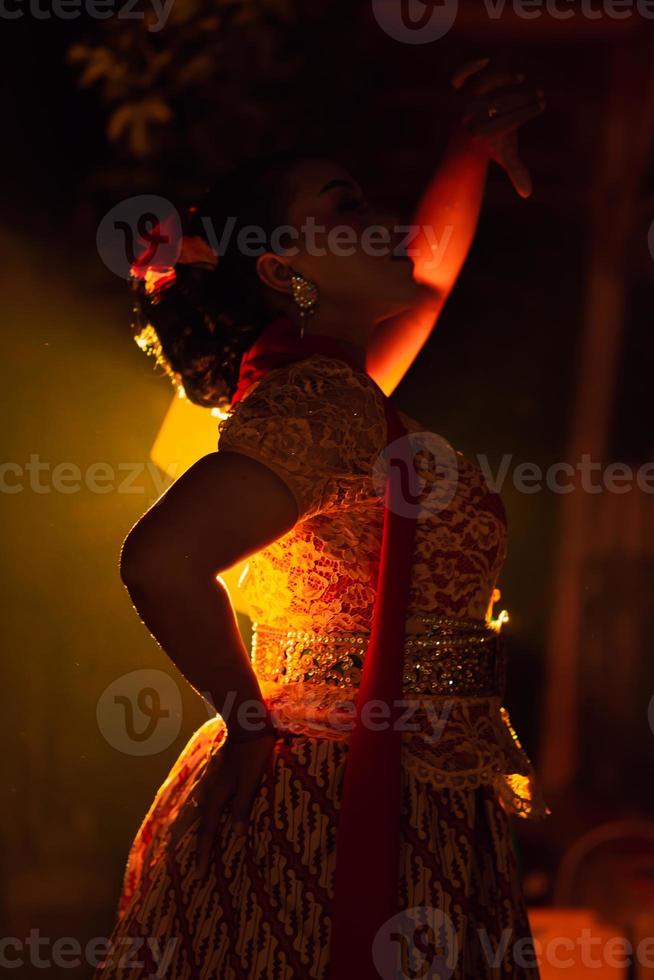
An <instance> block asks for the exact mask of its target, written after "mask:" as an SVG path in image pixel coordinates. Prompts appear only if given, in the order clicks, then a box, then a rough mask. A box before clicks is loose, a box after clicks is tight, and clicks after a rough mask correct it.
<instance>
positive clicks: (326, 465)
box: [218, 355, 385, 517]
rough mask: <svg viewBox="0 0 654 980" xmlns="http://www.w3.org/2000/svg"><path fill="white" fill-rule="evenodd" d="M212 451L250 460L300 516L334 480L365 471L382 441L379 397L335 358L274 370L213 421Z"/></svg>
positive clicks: (321, 499) (320, 504) (315, 506)
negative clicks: (271, 476) (286, 489)
mask: <svg viewBox="0 0 654 980" xmlns="http://www.w3.org/2000/svg"><path fill="white" fill-rule="evenodd" d="M218 432H219V439H218V449H219V451H220V450H228V451H236V452H241V453H245V454H247V455H249V456H252V457H255V458H256V459H258V460H259V461H260V462H263V463H265V464H266V465H267V466H269V468H271V469H273V470H275V472H277V473H278V475H280V476H281V477H282V479H283V480H284V481H285V482H286V483H287V484H288V485H289V486H290V487H291V489H292V491H293V492H294V494H295V497H296V500H297V502H298V513H299V515H300V516H303V517H304V516H309V515H311V514H314V513H317V512H318V510H321V509H324V507H325V501H326V500H327V499H331V496H330V492H329V488H330V486H331V484H332V483H333V481H334V480H337V481H338V480H347V479H351V478H353V476H354V474H357V473H361V472H365V471H367V470H369V469H370V466H371V462H372V461H373V460H374V458H375V457H376V456H377V455H378V453H379V452H380V450H381V448H382V447H383V445H384V438H385V416H384V407H383V396H381V393H380V394H379V396H377V395H376V394H375V385H374V382H373V381H372V380H371V379H370V378H368V377H367V375H365V374H364V373H363V372H358V371H355V370H354V369H353V368H351V367H350V366H349V365H348V364H346V363H345V362H343V361H340V360H338V359H336V358H331V357H326V356H323V355H312V356H311V357H309V358H306V359H305V360H302V361H298V362H294V363H292V364H287V365H284V366H283V367H278V368H274V369H273V370H271V371H269V372H268V373H267V374H266V375H265V376H264V377H263V378H261V379H260V380H259V381H257V382H256V383H255V384H253V385H252V386H251V388H250V389H249V391H248V392H247V393H246V394H245V396H244V397H243V398H242V399H241V400H240V401H238V402H237V403H236V405H235V406H234V410H233V412H232V413H230V414H229V415H228V416H227V417H226V418H225V419H223V420H222V421H221V422H220V423H219V427H218Z"/></svg>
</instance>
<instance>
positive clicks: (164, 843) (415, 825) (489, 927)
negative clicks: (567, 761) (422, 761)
mask: <svg viewBox="0 0 654 980" xmlns="http://www.w3.org/2000/svg"><path fill="white" fill-rule="evenodd" d="M222 737H223V736H222V734H221V733H220V729H219V726H217V725H216V724H214V722H213V721H211V722H208V723H206V724H205V725H203V726H202V727H201V728H200V729H199V730H198V732H196V733H195V735H194V736H193V738H192V739H191V740H190V742H189V743H188V745H187V746H186V748H185V749H184V750H183V752H182V753H181V755H180V757H179V758H178V760H177V762H176V763H175V765H174V766H173V768H172V770H171V772H170V775H169V776H168V778H167V779H166V781H165V782H164V783H163V785H162V786H161V788H160V790H159V792H158V793H157V796H156V798H155V800H154V803H153V805H152V807H151V809H150V811H149V813H148V814H147V816H146V817H145V819H144V821H143V823H142V825H141V827H140V829H139V832H138V834H137V836H136V839H135V840H134V843H133V845H132V848H131V852H130V855H129V861H128V865H127V869H126V872H125V876H124V882H123V890H122V894H121V896H120V901H119V910H118V921H117V922H116V925H115V928H114V931H113V933H112V935H111V938H110V941H109V945H108V952H107V955H106V958H105V962H104V965H103V966H101V967H100V968H99V969H98V971H97V973H96V978H97V980H114V978H115V980H137V978H138V980H144V978H146V977H148V978H153V977H156V978H159V977H166V978H174V980H326V978H327V977H328V975H329V944H330V925H331V924H330V905H331V902H332V898H333V879H334V868H335V858H336V849H335V844H336V830H337V826H338V817H339V801H340V793H341V787H342V784H343V777H344V770H345V765H346V761H347V741H343V740H335V739H329V738H320V737H313V736H309V735H296V734H287V735H285V736H283V737H281V738H279V739H277V741H276V743H275V747H274V750H273V752H272V754H271V757H270V760H269V764H268V765H267V768H266V769H265V771H264V774H263V776H262V779H261V782H260V784H259V788H258V791H257V795H256V798H255V801H254V805H253V808H252V812H251V816H250V820H249V825H248V831H247V836H246V838H245V839H244V838H243V837H242V836H240V835H238V834H236V833H235V832H234V831H233V827H232V821H231V815H230V809H229V806H227V807H226V808H225V811H224V812H223V813H222V814H221V816H220V819H219V823H218V826H217V829H216V834H215V847H214V852H213V855H212V860H211V863H210V868H209V871H208V872H207V873H206V874H205V875H204V876H203V877H202V876H200V875H199V874H198V871H197V867H196V839H197V836H196V828H197V824H196V823H193V824H191V825H190V826H187V829H186V830H185V832H184V834H183V835H181V836H179V835H178V837H177V839H176V841H175V843H174V844H173V843H172V840H171V838H170V828H171V827H172V825H173V823H174V821H175V819H176V816H177V814H178V813H179V812H180V809H181V808H182V807H183V806H184V804H185V803H187V800H186V798H187V796H188V793H189V790H190V788H191V786H192V785H195V787H197V780H198V778H199V779H200V780H201V779H202V774H203V767H205V766H206V764H207V760H208V758H209V757H210V756H211V754H212V753H213V752H214V751H216V750H217V748H218V747H219V741H220V740H221V739H222ZM206 778H210V776H209V774H207V777H206ZM402 781H403V782H402V785H403V804H402V808H403V809H402V840H401V867H400V887H399V895H398V916H397V917H396V918H395V919H393V920H389V922H388V923H387V924H385V926H383V927H382V928H381V929H380V932H379V934H378V936H377V938H376V940H375V947H374V949H373V950H371V956H372V958H373V960H374V963H375V965H376V967H377V969H378V972H379V975H380V977H383V978H386V977H388V978H391V977H392V978H394V980H395V978H403V977H421V978H423V980H428V978H439V980H440V978H443V980H447V978H453V980H459V978H461V980H462V978H470V980H472V978H474V980H491V978H492V980H500V978H501V980H505V978H509V977H510V978H518V980H523V978H524V980H537V978H538V975H539V974H538V969H537V967H536V966H535V963H534V957H533V948H532V946H531V934H530V929H529V922H528V918H527V912H526V908H525V903H524V899H523V896H522V892H521V887H520V881H519V875H518V871H517V865H516V859H515V853H514V850H513V846H512V839H511V832H510V825H509V816H508V815H507V813H506V812H505V809H504V808H503V806H502V805H501V803H500V801H499V800H498V798H497V795H496V793H495V792H494V790H493V788H492V786H490V785H481V786H479V787H477V788H474V789H469V788H466V789H453V788H441V789H436V788H434V787H432V786H430V785H429V784H427V783H425V782H424V781H421V780H419V779H418V778H417V777H416V775H415V774H414V773H413V772H412V771H411V770H410V769H405V770H404V771H403V774H402ZM187 805H188V804H187ZM330 980H350V978H330Z"/></svg>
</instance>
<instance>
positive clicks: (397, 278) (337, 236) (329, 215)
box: [260, 159, 418, 323]
mask: <svg viewBox="0 0 654 980" xmlns="http://www.w3.org/2000/svg"><path fill="white" fill-rule="evenodd" d="M289 186H290V203H289V204H288V207H287V219H288V225H289V226H290V227H291V228H292V229H293V237H292V238H291V236H290V235H285V234H283V233H281V234H280V244H281V249H280V248H278V246H277V245H276V244H274V247H275V250H276V252H277V254H278V255H279V256H280V257H281V260H282V261H283V263H284V265H285V266H286V270H285V271H286V273H288V271H289V270H292V271H293V272H298V273H300V274H301V275H303V276H304V277H305V278H307V279H309V280H310V281H311V282H313V283H315V285H316V286H317V287H318V293H319V297H320V305H321V307H323V308H325V307H328V308H329V309H330V311H331V313H332V314H336V315H337V316H338V314H339V312H342V313H343V316H344V317H345V318H346V319H348V320H350V319H352V318H353V317H357V318H358V317H360V318H363V319H365V320H367V321H369V322H372V323H374V322H377V321H379V320H382V319H384V318H386V317H389V316H393V315H394V314H396V313H400V312H402V311H403V310H406V309H408V308H409V307H410V306H411V305H412V304H413V303H414V302H415V299H416V296H417V292H418V286H417V284H416V282H415V280H414V278H413V263H412V261H411V259H410V258H408V257H403V256H402V255H401V254H400V250H399V249H398V245H399V244H400V243H401V241H402V239H403V237H404V236H403V235H402V234H401V233H400V232H399V231H398V225H399V221H398V220H397V219H396V218H395V217H394V216H393V215H391V214H389V213H388V212H386V211H383V210H382V209H380V208H378V207H376V206H375V205H373V204H372V203H370V202H369V201H368V200H367V199H366V197H365V195H364V193H363V191H362V189H361V187H360V186H359V184H358V183H357V181H356V180H355V179H354V178H353V177H352V176H351V175H350V174H349V173H348V172H347V171H346V170H344V169H343V168H342V167H340V166H339V165H337V164H334V163H331V162H330V161H328V160H321V159H309V160H306V161H303V162H302V163H300V164H298V165H297V166H296V167H295V168H294V169H293V172H292V173H291V174H290V179H289ZM278 271H279V270H278ZM283 271H284V270H282V273H283ZM268 272H270V269H268ZM260 274H261V273H260ZM287 285H288V283H287V281H286V286H287ZM282 286H283V274H282V275H281V278H280V280H279V282H278V283H277V285H276V287H275V288H281V287H282Z"/></svg>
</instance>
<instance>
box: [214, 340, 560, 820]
mask: <svg viewBox="0 0 654 980" xmlns="http://www.w3.org/2000/svg"><path fill="white" fill-rule="evenodd" d="M400 415H401V417H402V421H403V422H404V424H405V425H406V427H407V431H408V433H409V434H410V435H411V434H414V433H421V432H422V431H423V427H422V426H421V425H420V423H419V422H417V421H415V420H414V419H411V418H410V417H409V416H407V415H405V414H404V413H400ZM219 431H220V439H219V451H233V452H240V453H244V454H246V455H249V456H251V457H253V458H254V459H257V460H258V461H260V462H262V463H264V464H265V465H266V466H268V467H269V468H270V469H272V470H273V471H274V472H275V473H277V475H278V476H280V478H281V479H282V480H283V481H284V483H285V484H286V485H287V486H288V487H289V488H290V490H291V492H292V493H293V496H294V498H295V501H296V503H297V508H298V521H297V523H296V524H295V525H294V527H293V528H292V529H291V530H290V531H289V532H288V533H287V534H285V535H284V536H283V537H282V538H279V539H278V540H277V541H274V542H273V543H272V544H271V545H269V546H268V547H267V548H265V549H264V550H262V551H261V552H259V553H258V554H256V555H254V556H253V557H252V558H251V559H250V561H249V565H248V568H247V570H246V573H245V575H244V577H243V579H242V581H241V588H242V589H243V590H244V593H245V596H246V599H247V601H248V604H249V606H250V608H251V610H252V614H253V617H254V618H255V619H256V620H257V621H259V622H263V623H266V624H268V625H269V626H272V627H275V628H280V629H283V630H287V629H295V630H303V631H307V630H313V631H317V632H320V633H326V632H331V631H352V630H369V629H370V626H371V622H372V615H373V607H374V600H375V586H376V581H377V573H378V569H379V553H380V546H381V537H382V525H383V496H382V492H381V487H380V482H379V479H378V477H377V478H376V476H375V473H376V466H377V465H378V462H379V459H380V457H381V455H382V453H383V450H384V448H385V446H386V423H385V416H384V406H383V395H382V393H381V391H380V390H379V388H378V387H377V386H376V385H375V383H374V382H373V381H372V379H370V378H369V377H368V376H367V375H366V374H365V373H363V372H359V371H356V370H354V369H352V368H351V367H350V366H349V365H347V364H346V363H345V362H343V361H340V360H338V359H336V358H330V357H325V356H323V355H313V356H312V357H310V358H307V359H306V360H304V361H301V362H296V363H293V364H291V365H288V366H286V367H283V368H277V369H275V370H273V371H271V372H269V373H268V374H267V375H266V376H265V377H264V378H263V379H262V380H261V381H259V382H258V383H257V384H255V385H253V387H252V388H251V389H250V391H249V392H248V393H247V395H246V397H245V398H244V399H243V400H241V401H240V402H238V403H237V405H236V406H235V408H234V411H233V412H232V414H231V415H230V416H229V417H228V418H227V419H225V420H224V421H222V422H221V423H220V424H219ZM434 438H436V439H439V440H440V441H441V443H444V440H442V439H441V437H437V436H434ZM426 445H427V448H426V449H424V450H420V451H418V452H417V453H416V454H415V459H414V465H415V468H416V471H417V472H418V474H419V477H420V481H419V498H418V499H419V512H418V521H417V531H416V543H415V558H414V564H413V570H412V578H411V586H410V598H409V611H408V612H409V616H413V615H417V614H420V613H437V614H439V615H443V616H452V617H460V618H463V617H468V618H472V619H478V620H484V619H486V618H487V614H488V610H489V608H490V604H491V597H492V594H493V589H494V587H495V584H496V581H497V578H498V575H499V572H500V569H501V567H502V564H503V562H504V559H505V557H506V542H507V525H506V515H505V512H504V508H503V505H502V502H501V499H500V497H499V496H498V495H497V494H496V493H494V492H492V491H491V490H490V488H489V487H488V484H487V482H486V480H485V478H484V476H483V473H482V471H481V469H480V467H479V466H477V465H476V464H475V463H473V462H472V461H471V460H469V459H467V458H466V457H465V456H463V454H462V453H460V452H455V451H454V450H453V449H451V447H448V446H447V443H444V445H445V446H446V448H447V449H449V453H447V454H446V455H447V456H448V460H449V463H448V467H446V468H445V469H446V470H448V472H447V473H446V477H447V482H446V484H445V489H446V490H447V493H446V494H445V495H443V492H442V489H443V486H444V484H443V482H442V481H443V473H444V467H443V465H442V459H440V458H439V454H436V456H435V455H434V454H433V453H430V452H429V451H428V450H429V442H427V444H426ZM439 480H440V481H441V483H439V482H438V481H439ZM282 687H284V688H286V690H283V691H281V692H279V691H278V692H276V694H275V704H276V707H277V709H278V710H279V711H280V712H281V714H282V717H284V716H285V713H286V714H287V715H288V717H289V719H290V718H291V716H292V719H293V721H294V723H295V724H299V725H300V727H301V728H302V726H304V725H305V722H306V718H307V717H308V716H309V714H310V713H311V712H312V711H314V710H315V706H316V699H318V701H320V697H321V696H322V694H321V691H320V685H317V684H314V685H309V684H305V685H296V684H293V685H289V684H286V685H282ZM300 688H301V690H300ZM310 688H312V690H309V689H310ZM353 690H354V689H353ZM323 693H324V692H323ZM341 693H342V692H341ZM270 696H271V697H272V694H271V695H270ZM450 701H451V702H452V705H451V708H450V710H449V715H448V722H447V725H446V726H445V730H447V736H445V734H444V735H443V737H442V738H441V739H439V746H438V749H437V750H435V749H433V747H432V748H431V749H429V750H428V748H427V747H426V743H425V740H424V738H423V739H422V741H421V744H420V745H419V746H418V747H416V744H415V743H412V742H411V740H410V739H405V742H406V744H405V759H406V762H407V764H410V765H412V766H413V767H415V768H416V771H419V772H420V773H421V774H422V778H426V779H428V780H429V781H431V782H433V784H434V785H439V786H442V785H445V784H447V785H451V786H457V785H460V780H461V778H463V779H464V780H467V783H466V784H467V785H472V784H475V782H476V784H477V785H478V784H479V783H480V782H483V781H492V782H494V784H496V785H497V787H498V792H499V795H500V798H501V799H502V801H503V803H505V805H506V806H507V807H508V809H509V810H510V811H511V812H514V813H521V814H523V815H532V814H533V815H542V814H543V813H544V812H545V809H546V808H545V806H544V804H543V803H542V801H540V799H539V798H538V793H537V790H536V789H535V787H534V784H533V771H532V768H531V764H530V762H529V759H528V758H527V756H526V755H525V753H524V751H523V750H522V748H521V747H520V743H519V742H518V740H517V737H516V735H515V732H513V729H512V728H511V726H510V722H509V720H508V715H506V712H505V710H504V709H503V708H501V705H500V704H499V702H498V703H495V702H496V701H497V699H492V698H487V699H479V700H478V701H477V702H476V703H475V705H474V706H473V707H471V706H470V705H469V704H466V703H465V699H457V698H453V699H450ZM289 713H290V714H289ZM445 730H444V731H445ZM464 760H465V761H464Z"/></svg>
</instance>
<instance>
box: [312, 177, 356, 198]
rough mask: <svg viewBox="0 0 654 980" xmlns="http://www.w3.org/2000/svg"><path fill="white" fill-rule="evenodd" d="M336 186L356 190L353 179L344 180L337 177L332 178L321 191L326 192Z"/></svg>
mask: <svg viewBox="0 0 654 980" xmlns="http://www.w3.org/2000/svg"><path fill="white" fill-rule="evenodd" d="M335 187H347V188H348V189H349V190H354V189H355V188H354V184H353V183H352V181H351V180H342V179H340V178H337V179H336V180H330V181H329V182H328V183H327V184H325V186H324V187H323V189H322V190H321V191H320V193H321V194H326V193H327V191H331V190H333V189H334V188H335Z"/></svg>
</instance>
